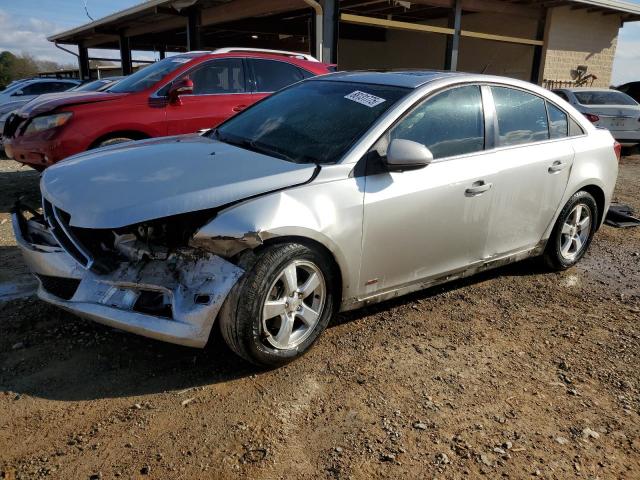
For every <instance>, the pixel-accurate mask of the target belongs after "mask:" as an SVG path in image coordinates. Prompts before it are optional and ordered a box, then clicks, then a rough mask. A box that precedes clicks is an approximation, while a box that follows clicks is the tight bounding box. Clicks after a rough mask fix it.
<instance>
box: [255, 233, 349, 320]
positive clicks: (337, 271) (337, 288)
mask: <svg viewBox="0 0 640 480" xmlns="http://www.w3.org/2000/svg"><path fill="white" fill-rule="evenodd" d="M284 243H299V244H301V245H304V246H306V247H309V248H313V249H316V250H318V251H320V252H322V253H323V254H324V255H325V256H326V257H327V258H328V259H329V260H330V262H331V269H332V273H333V275H334V278H335V285H333V286H332V290H333V294H334V295H335V296H336V299H337V300H338V301H337V302H336V304H335V308H336V311H338V310H340V305H341V303H342V282H343V280H342V269H341V268H340V264H339V263H338V260H337V259H336V256H335V255H334V253H333V252H332V251H331V250H330V249H329V248H327V246H326V245H324V244H323V243H322V242H320V241H318V240H315V239H313V238H310V237H305V236H300V235H282V236H278V237H272V238H269V239H267V240H265V241H264V242H263V243H262V244H261V245H260V246H258V247H256V248H255V249H254V252H256V253H257V252H259V251H260V250H262V249H264V248H267V247H270V246H273V245H281V244H284Z"/></svg>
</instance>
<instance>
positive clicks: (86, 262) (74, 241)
mask: <svg viewBox="0 0 640 480" xmlns="http://www.w3.org/2000/svg"><path fill="white" fill-rule="evenodd" d="M42 209H43V210H44V218H45V219H46V221H47V224H48V225H49V229H50V232H51V234H52V235H53V236H54V238H55V239H56V241H57V242H58V244H60V246H61V247H62V248H63V249H64V250H65V251H66V252H67V253H68V254H69V255H70V256H71V257H72V258H73V259H74V260H75V261H76V262H78V263H79V264H80V265H82V266H83V267H84V268H86V269H88V270H92V271H94V272H96V273H99V274H104V273H109V272H111V271H113V270H114V269H115V268H116V266H117V264H118V263H117V261H114V260H113V259H111V258H108V256H104V255H103V256H101V258H96V256H95V255H94V254H93V253H92V250H91V248H90V245H87V244H86V243H85V242H84V241H82V240H81V239H80V238H78V235H76V232H77V231H78V230H79V229H75V232H74V227H71V226H70V225H69V221H70V220H71V216H70V215H69V214H68V213H66V212H63V211H62V210H60V209H59V208H57V207H55V206H54V205H52V204H51V202H49V201H48V200H47V199H45V198H44V197H42ZM95 232H96V234H97V235H96V236H97V238H98V239H99V238H101V237H100V233H101V232H99V231H95ZM83 233H84V236H85V237H86V232H83ZM81 236H82V235H81ZM91 245H92V244H91ZM102 257H105V258H102Z"/></svg>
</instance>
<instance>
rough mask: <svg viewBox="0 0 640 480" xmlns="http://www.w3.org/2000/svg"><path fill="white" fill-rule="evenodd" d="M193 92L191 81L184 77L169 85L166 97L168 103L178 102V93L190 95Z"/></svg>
mask: <svg viewBox="0 0 640 480" xmlns="http://www.w3.org/2000/svg"><path fill="white" fill-rule="evenodd" d="M192 93H193V81H191V80H190V79H188V78H184V79H182V80H180V81H179V82H177V83H174V84H173V85H171V88H170V89H169V93H168V95H167V96H168V97H169V102H170V103H177V104H180V95H191V94H192Z"/></svg>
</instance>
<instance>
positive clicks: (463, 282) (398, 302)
mask: <svg viewBox="0 0 640 480" xmlns="http://www.w3.org/2000/svg"><path fill="white" fill-rule="evenodd" d="M549 273H551V272H550V271H549V270H548V269H547V268H546V267H545V266H544V264H543V262H541V261H540V259H538V258H530V259H526V260H522V261H520V262H516V263H512V264H509V265H505V266H502V267H498V268H495V269H492V270H487V271H485V272H482V273H478V274H476V275H472V276H470V277H467V278H462V279H459V280H454V281H451V282H448V283H444V284H442V285H436V286H433V287H429V288H425V289H424V290H419V291H417V292H413V293H410V294H407V295H403V296H401V297H398V298H394V299H390V300H386V301H384V302H380V303H376V304H374V305H371V306H367V307H363V308H360V309H357V310H352V311H349V312H345V313H341V314H338V315H336V316H335V317H334V318H333V320H332V321H331V323H330V325H329V328H332V327H336V326H339V325H342V324H344V323H349V322H352V321H355V320H358V319H361V318H364V317H367V316H370V315H376V314H378V313H382V312H385V311H387V310H390V309H392V308H397V307H401V306H403V305H407V304H411V303H414V302H417V301H421V300H426V299H429V298H432V297H435V296H437V295H441V294H443V293H447V292H453V291H456V290H459V289H461V288H464V287H467V286H469V285H474V284H476V283H482V282H485V281H487V280H491V279H493V278H497V277H501V276H519V277H520V276H529V275H543V274H549Z"/></svg>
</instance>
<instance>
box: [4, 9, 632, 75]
mask: <svg viewBox="0 0 640 480" xmlns="http://www.w3.org/2000/svg"><path fill="white" fill-rule="evenodd" d="M632 2H633V3H640V0H632ZM137 3H141V2H140V0H86V5H87V10H88V11H89V14H90V15H91V16H92V17H93V18H95V19H97V18H100V17H104V16H105V15H108V14H110V13H113V12H115V11H118V10H122V9H124V8H127V7H130V6H132V5H135V4H137ZM84 4H85V0H0V51H2V50H9V51H11V52H14V53H22V52H28V53H30V54H32V55H33V56H35V57H36V58H39V59H43V60H53V61H56V62H59V63H64V64H74V65H75V64H76V58H75V57H74V56H73V55H71V54H69V53H65V52H63V51H61V50H59V49H57V48H55V47H54V45H53V44H52V43H51V42H49V41H47V39H46V37H47V36H48V35H51V34H52V33H56V32H59V31H62V30H65V29H68V28H72V27H76V26H78V25H81V24H83V23H86V22H88V21H89V18H88V17H87V14H86V13H85V9H84ZM70 48H72V47H70ZM90 55H94V56H98V57H108V58H117V57H118V56H119V54H118V52H111V51H104V50H92V51H91V50H90ZM133 57H134V58H138V59H141V60H148V59H152V58H153V57H154V56H153V54H152V53H150V52H134V55H133ZM633 80H640V22H635V23H627V24H626V25H625V27H624V28H622V29H621V30H620V35H619V37H618V48H617V51H616V57H615V61H614V63H613V78H612V84H613V85H619V84H622V83H625V82H629V81H633Z"/></svg>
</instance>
